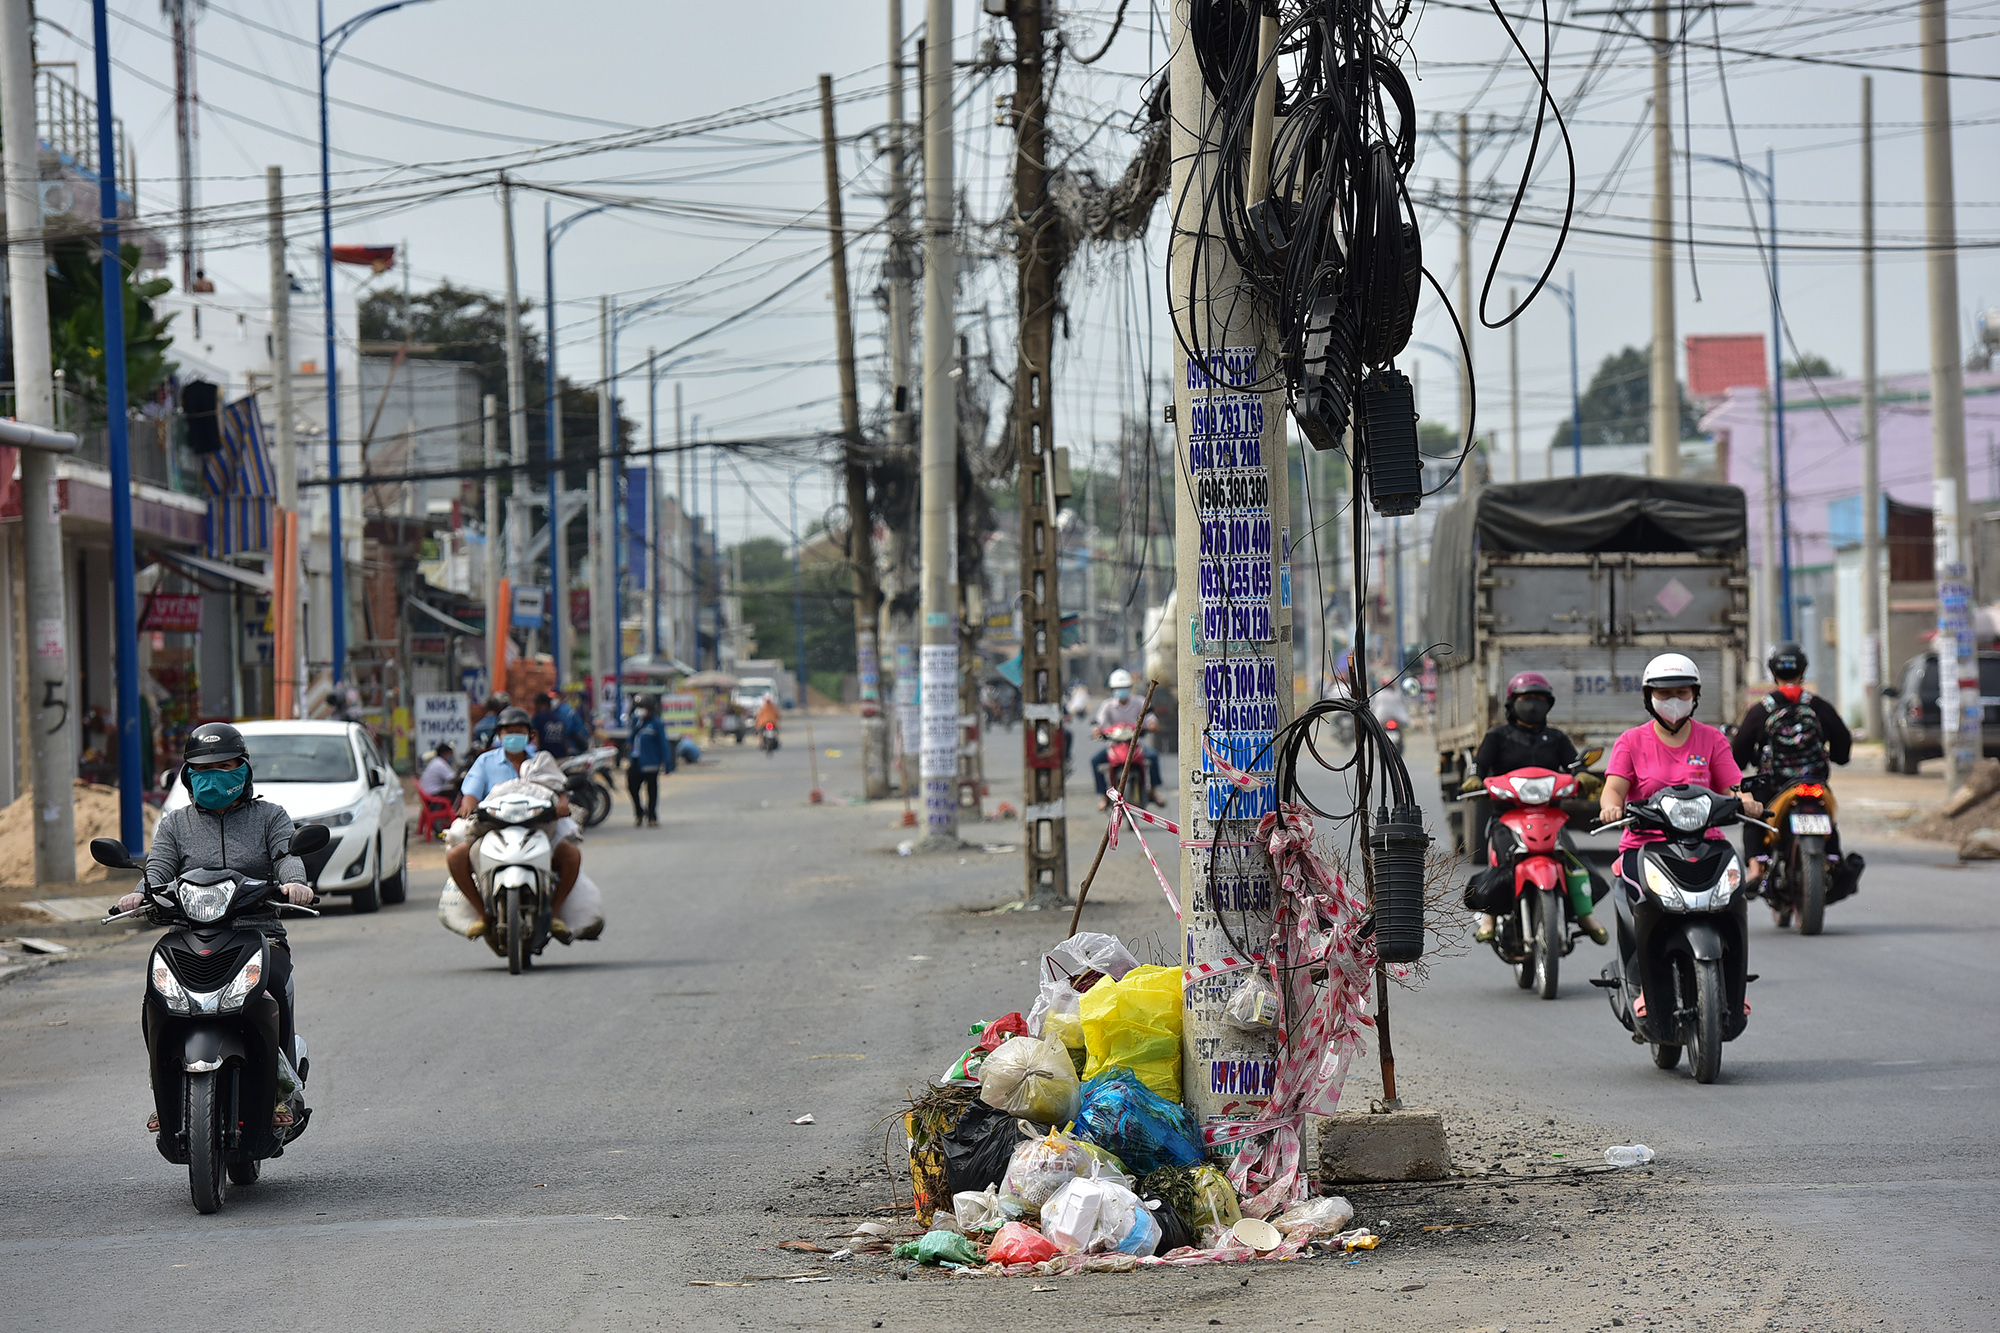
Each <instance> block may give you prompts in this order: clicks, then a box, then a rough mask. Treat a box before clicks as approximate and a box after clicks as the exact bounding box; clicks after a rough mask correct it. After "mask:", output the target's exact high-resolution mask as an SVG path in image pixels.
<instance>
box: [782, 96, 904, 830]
mask: <svg viewBox="0 0 2000 1333" xmlns="http://www.w3.org/2000/svg"><path fill="white" fill-rule="evenodd" d="M819 128H820V140H821V148H822V153H823V156H824V157H825V159H826V230H827V243H828V245H830V246H831V247H832V248H833V337H834V342H835V344H836V345H837V350H838V352H839V355H840V434H841V442H840V451H841V458H842V467H843V471H844V472H845V474H846V481H847V563H848V565H849V566H850V567H851V568H852V569H853V571H854V664H855V672H856V674H857V675H859V676H860V677H861V781H862V792H863V794H864V795H866V797H867V798H868V799H869V800H871V801H879V800H881V799H882V798H884V797H886V796H887V795H888V794H889V728H888V725H887V723H886V722H884V720H883V718H882V649H881V640H880V638H879V633H880V631H879V629H878V622H879V620H880V618H881V609H882V589H881V586H880V585H879V584H878V583H877V582H876V579H875V530H874V525H873V523H872V522H871V521H870V519H869V517H868V515H869V509H868V462H867V459H866V458H865V457H864V456H863V453H862V441H861V397H860V390H859V389H858V388H857V387H856V384H855V374H854V309H853V306H852V304H851V303H850V301H849V298H848V292H847V234H846V230H845V226H846V224H845V222H844V220H843V218H842V216H841V207H840V154H839V148H838V145H837V144H836V143H835V140H834V130H833V76H832V75H831V74H822V75H820V76H819ZM801 623H803V622H801ZM800 651H801V653H803V651H804V650H803V649H801V650H800ZM799 670H800V671H804V670H805V665H804V659H803V657H801V660H800V666H799ZM799 706H800V707H802V708H803V707H804V706H805V692H804V690H803V689H801V691H800V693H799Z"/></svg>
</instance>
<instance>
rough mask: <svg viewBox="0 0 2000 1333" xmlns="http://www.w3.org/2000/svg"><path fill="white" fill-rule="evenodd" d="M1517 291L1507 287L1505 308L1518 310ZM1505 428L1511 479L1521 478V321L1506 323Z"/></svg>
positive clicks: (1517, 479)
mask: <svg viewBox="0 0 2000 1333" xmlns="http://www.w3.org/2000/svg"><path fill="white" fill-rule="evenodd" d="M1520 308H1521V306H1520V300H1519V293H1517V292H1516V291H1515V290H1514V288H1512V287H1509V288H1508V289H1507V309H1508V310H1509V311H1510V312H1511V311H1515V310H1519V309H1520ZM1507 429H1508V432H1509V433H1510V434H1512V436H1513V437H1514V475H1513V477H1512V478H1511V480H1514V481H1519V480H1521V321H1520V320H1518V319H1517V320H1513V321H1511V322H1509V323H1508V325H1507Z"/></svg>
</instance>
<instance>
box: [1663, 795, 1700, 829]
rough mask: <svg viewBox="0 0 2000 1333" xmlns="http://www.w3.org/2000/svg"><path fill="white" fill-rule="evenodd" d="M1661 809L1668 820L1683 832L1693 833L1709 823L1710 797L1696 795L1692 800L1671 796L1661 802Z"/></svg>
mask: <svg viewBox="0 0 2000 1333" xmlns="http://www.w3.org/2000/svg"><path fill="white" fill-rule="evenodd" d="M1660 810H1661V812H1662V813H1664V814H1665V815H1666V817H1667V822H1668V823H1669V824H1672V825H1673V826H1674V827H1675V828H1677V829H1679V830H1680V831H1681V832H1683V833H1693V832H1695V831H1696V830H1697V829H1700V828H1702V827H1704V826H1705V825H1707V823H1708V810H1709V804H1708V798H1707V797H1706V796H1696V797H1694V798H1692V799H1690V800H1685V801H1682V800H1676V799H1675V798H1673V797H1671V796H1669V797H1667V798H1665V799H1664V800H1662V801H1661V802H1660Z"/></svg>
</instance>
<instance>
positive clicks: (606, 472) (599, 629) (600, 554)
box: [590, 296, 618, 708]
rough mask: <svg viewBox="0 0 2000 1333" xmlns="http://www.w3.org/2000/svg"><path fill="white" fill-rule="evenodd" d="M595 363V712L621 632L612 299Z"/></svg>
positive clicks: (602, 307)
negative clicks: (616, 583)
mask: <svg viewBox="0 0 2000 1333" xmlns="http://www.w3.org/2000/svg"><path fill="white" fill-rule="evenodd" d="M597 364H598V366H599V373H598V381H597V508H596V512H595V513H594V514H593V515H592V517H593V518H594V520H595V525H596V528H597V535H596V536H595V537H594V538H592V540H591V543H590V550H591V554H592V555H593V556H595V557H596V559H595V560H594V561H593V562H592V568H591V575H592V577H591V588H590V629H591V635H590V674H591V675H592V676H593V677H595V678H596V681H597V698H596V699H592V700H591V706H592V708H595V707H596V706H597V703H598V700H601V699H602V698H603V697H604V682H605V681H607V680H610V679H611V671H612V658H613V657H614V656H616V654H617V651H618V649H617V646H616V644H615V643H614V642H613V640H614V638H615V636H616V635H617V633H618V612H617V594H616V593H615V592H614V591H613V590H612V586H611V585H612V580H613V579H615V578H617V577H618V574H617V570H618V553H617V549H616V548H617V544H618V539H617V533H618V524H617V518H616V516H617V510H618V477H617V471H616V464H615V463H614V461H613V459H612V457H611V449H612V444H613V441H614V440H615V439H616V437H617V431H618V427H617V423H616V422H615V421H613V420H612V413H614V412H616V411H617V410H618V409H617V407H616V406H615V405H614V404H613V402H612V399H611V298H610V297H608V296H600V297H598V298H597Z"/></svg>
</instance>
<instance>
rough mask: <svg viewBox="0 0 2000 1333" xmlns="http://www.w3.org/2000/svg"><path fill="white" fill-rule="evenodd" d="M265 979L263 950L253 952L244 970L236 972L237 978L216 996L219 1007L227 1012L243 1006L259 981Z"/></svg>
mask: <svg viewBox="0 0 2000 1333" xmlns="http://www.w3.org/2000/svg"><path fill="white" fill-rule="evenodd" d="M263 979H264V955H263V954H262V953H261V952H260V953H255V954H252V955H251V956H250V961H249V962H247V963H245V964H244V965H243V970H242V971H241V972H238V973H237V974H236V979H235V980H234V981H232V982H230V983H229V984H228V985H227V986H225V987H223V988H222V994H221V995H219V996H217V997H216V998H217V1001H218V1005H219V1007H220V1008H221V1009H222V1010H224V1011H225V1012H226V1011H228V1010H231V1009H240V1008H242V1007H243V1002H244V1001H245V1000H247V999H249V998H250V992H252V991H254V990H256V989H257V983H258V982H260V981H262V980H263Z"/></svg>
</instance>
